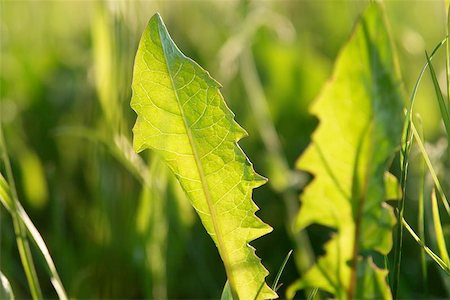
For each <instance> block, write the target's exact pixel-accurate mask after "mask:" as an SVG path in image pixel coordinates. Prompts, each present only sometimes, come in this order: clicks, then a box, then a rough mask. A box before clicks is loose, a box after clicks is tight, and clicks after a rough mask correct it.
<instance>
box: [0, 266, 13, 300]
mask: <svg viewBox="0 0 450 300" xmlns="http://www.w3.org/2000/svg"><path fill="white" fill-rule="evenodd" d="M0 299H4V300H14V293H13V291H12V289H11V284H9V280H8V278H6V276H5V275H3V273H2V272H0Z"/></svg>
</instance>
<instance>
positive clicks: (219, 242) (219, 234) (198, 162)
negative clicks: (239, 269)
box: [158, 16, 235, 296]
mask: <svg viewBox="0 0 450 300" xmlns="http://www.w3.org/2000/svg"><path fill="white" fill-rule="evenodd" d="M158 17H159V16H158ZM161 26H164V27H165V25H164V24H163V23H162V21H161V19H160V20H159V22H158V35H159V39H160V42H161V47H162V49H163V53H164V60H165V61H166V67H167V73H168V74H169V78H170V82H171V85H172V89H173V92H174V94H175V97H176V99H177V105H178V108H179V110H180V114H181V118H182V119H183V124H184V127H185V130H186V134H187V136H188V140H189V143H190V145H191V148H192V155H193V156H194V159H195V164H196V166H197V171H198V173H199V175H200V182H201V184H202V189H203V193H204V195H205V199H206V203H207V205H208V210H209V212H210V214H211V219H212V223H213V227H214V232H215V235H216V240H217V248H218V250H219V253H220V256H221V257H222V260H223V263H224V266H225V272H226V274H227V278H228V281H229V283H230V287H231V291H232V294H233V296H234V294H235V290H234V287H235V285H234V279H233V276H232V273H231V271H230V270H229V267H230V266H231V265H230V261H229V258H228V253H227V251H226V250H225V247H224V245H223V244H222V232H221V230H220V226H219V225H218V224H217V221H216V218H217V214H216V210H215V207H214V204H213V201H212V197H211V193H210V191H209V186H208V183H207V181H206V175H205V173H204V170H203V166H202V164H201V159H200V157H199V155H198V152H197V147H196V145H195V142H194V139H193V137H192V132H191V129H190V127H189V125H188V123H187V119H186V117H185V114H184V110H183V107H182V105H181V104H180V98H179V96H178V92H177V89H176V86H175V83H174V81H173V77H172V73H171V71H170V67H169V62H168V60H167V57H168V55H167V52H166V48H165V47H164V42H163V40H162V38H161V31H160V30H161ZM162 30H165V31H167V30H166V28H162ZM167 38H168V39H171V37H170V36H169V35H168V34H167ZM177 50H178V49H177ZM180 53H181V51H180ZM183 56H184V55H183ZM184 58H185V59H188V60H189V58H187V57H185V56H184ZM194 71H195V70H194ZM194 76H196V75H195V74H194Z"/></svg>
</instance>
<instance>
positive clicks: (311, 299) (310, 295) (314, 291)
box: [307, 288, 319, 300]
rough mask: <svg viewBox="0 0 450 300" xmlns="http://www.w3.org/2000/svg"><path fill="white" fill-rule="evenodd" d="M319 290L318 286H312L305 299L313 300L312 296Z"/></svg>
mask: <svg viewBox="0 0 450 300" xmlns="http://www.w3.org/2000/svg"><path fill="white" fill-rule="evenodd" d="M318 291H319V289H318V288H314V289H313V290H312V291H311V292H310V293H309V294H308V298H307V300H313V299H314V297H316V294H317V292H318Z"/></svg>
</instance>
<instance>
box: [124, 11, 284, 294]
mask: <svg viewBox="0 0 450 300" xmlns="http://www.w3.org/2000/svg"><path fill="white" fill-rule="evenodd" d="M132 88H133V97H132V99H131V107H132V108H133V109H134V110H135V111H136V113H137V115H138V117H137V120H136V124H135V126H134V129H133V131H134V141H133V142H134V148H135V150H136V151H138V152H139V151H142V150H144V149H147V148H149V149H152V150H153V151H155V152H156V153H158V154H159V155H160V156H161V157H162V158H163V159H164V161H165V162H166V163H167V164H168V166H169V167H170V169H171V170H172V171H173V172H174V174H175V175H176V177H177V178H178V180H179V181H180V183H181V185H182V187H183V189H184V191H185V192H186V194H187V195H188V197H189V199H190V200H191V202H192V205H193V207H194V208H195V209H196V211H197V212H198V214H199V216H200V219H201V221H202V223H203V225H204V227H205V228H206V230H207V232H208V233H209V235H210V236H211V238H212V239H213V240H214V242H215V244H216V246H217V248H218V250H219V253H220V256H221V258H222V260H223V263H224V266H225V270H226V273H227V277H228V281H229V284H230V287H231V290H232V292H233V296H234V297H235V298H239V299H254V298H257V299H267V298H273V297H276V294H275V293H274V292H273V291H272V290H271V289H270V288H269V287H268V286H267V285H266V283H265V277H266V276H267V274H268V272H267V270H266V269H265V268H264V267H263V265H262V264H261V262H260V259H259V258H258V257H256V255H255V253H254V252H255V249H254V248H253V247H251V246H250V245H249V243H250V242H251V241H252V240H254V239H257V238H259V237H261V236H262V235H265V234H267V233H269V232H270V231H271V230H272V228H271V227H270V226H268V225H267V224H265V223H263V222H262V221H261V220H260V219H259V218H257V217H256V216H255V212H256V211H257V210H258V207H257V206H256V204H255V203H254V202H253V201H252V190H253V189H254V188H256V187H258V186H260V185H262V184H264V182H265V179H264V178H263V177H261V176H260V175H258V174H256V173H255V171H254V170H253V166H252V164H251V163H250V161H249V160H248V158H247V157H246V155H245V154H244V152H243V151H242V149H241V148H240V147H239V146H238V144H237V141H239V140H240V139H241V138H242V137H244V136H245V135H246V132H245V130H244V129H242V128H241V127H240V126H239V125H238V124H237V123H236V122H235V121H234V114H233V113H232V112H231V111H230V110H229V108H228V107H227V106H226V104H225V101H224V99H223V97H222V95H221V94H220V92H219V88H220V84H219V83H218V82H217V81H215V80H214V79H212V78H211V77H210V75H209V74H208V72H206V71H205V70H203V69H202V68H201V67H200V66H199V65H198V64H197V63H195V62H194V61H193V60H191V59H190V58H188V57H186V56H185V55H184V54H183V53H181V51H180V50H179V49H178V48H177V46H176V45H175V43H174V42H173V41H172V39H171V37H170V36H169V34H168V32H167V29H166V27H165V25H164V23H163V21H162V20H161V17H160V16H159V15H158V14H156V15H155V16H153V17H152V18H151V19H150V21H149V23H148V25H147V27H146V29H145V31H144V33H143V35H142V38H141V41H140V43H139V48H138V51H137V54H136V61H135V65H134V75H133V86H132ZM261 286H262V288H260V287H261Z"/></svg>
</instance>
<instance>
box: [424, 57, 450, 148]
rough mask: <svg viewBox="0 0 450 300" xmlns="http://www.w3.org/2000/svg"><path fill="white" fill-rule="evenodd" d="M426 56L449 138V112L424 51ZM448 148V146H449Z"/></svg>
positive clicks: (428, 58) (431, 65)
mask: <svg viewBox="0 0 450 300" xmlns="http://www.w3.org/2000/svg"><path fill="white" fill-rule="evenodd" d="M425 55H426V57H427V62H428V66H429V70H430V74H431V79H432V81H433V86H434V91H435V92H436V98H437V100H438V103H439V110H440V111H441V117H442V121H444V126H445V131H446V132H447V137H448V138H449V139H450V114H449V111H448V107H447V103H446V102H445V100H444V96H443V95H442V91H441V87H440V86H439V82H438V79H437V76H436V72H435V71H434V67H433V64H432V63H431V60H430V57H429V56H428V53H426V52H425ZM449 149H450V148H449Z"/></svg>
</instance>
